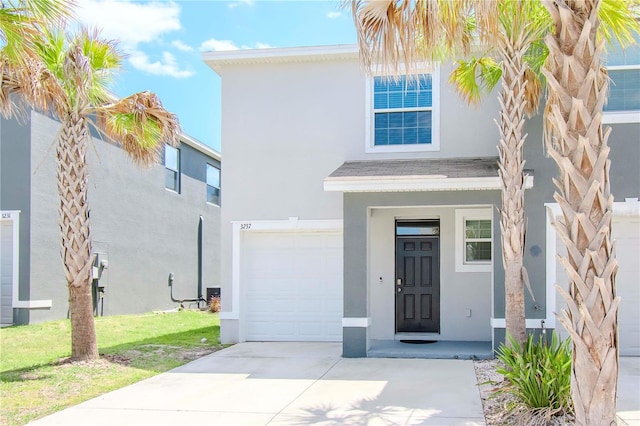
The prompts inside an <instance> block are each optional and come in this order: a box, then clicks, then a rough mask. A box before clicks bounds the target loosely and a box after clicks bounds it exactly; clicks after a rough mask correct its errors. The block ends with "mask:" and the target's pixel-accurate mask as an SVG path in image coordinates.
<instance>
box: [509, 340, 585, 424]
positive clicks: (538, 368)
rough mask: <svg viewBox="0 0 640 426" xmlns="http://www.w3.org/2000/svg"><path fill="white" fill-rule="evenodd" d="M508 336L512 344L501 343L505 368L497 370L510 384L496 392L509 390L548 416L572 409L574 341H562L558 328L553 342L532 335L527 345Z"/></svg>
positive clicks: (532, 407)
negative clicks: (572, 348)
mask: <svg viewBox="0 0 640 426" xmlns="http://www.w3.org/2000/svg"><path fill="white" fill-rule="evenodd" d="M507 339H508V340H509V343H510V345H511V347H508V346H506V345H504V344H502V345H500V347H499V349H498V355H497V356H498V359H499V360H500V361H502V362H503V363H504V365H505V367H504V368H497V369H496V371H497V372H498V373H500V374H502V375H503V376H504V378H505V380H506V384H505V386H503V387H502V388H500V389H499V390H497V391H496V393H498V394H500V393H509V394H511V395H513V396H514V397H515V398H516V399H517V400H518V401H520V402H521V403H523V404H524V405H525V406H526V407H527V408H528V409H529V410H531V411H538V412H544V413H545V415H546V417H549V416H553V415H555V414H559V413H561V412H571V411H572V404H571V350H570V348H569V343H570V340H569V339H567V340H565V341H560V339H559V338H558V335H557V334H556V333H555V331H554V332H553V335H552V337H551V342H547V341H546V340H545V339H544V338H543V336H540V337H539V338H538V339H537V341H536V340H535V339H534V337H533V336H532V335H529V336H528V337H527V341H526V342H525V344H524V346H523V347H521V346H520V345H519V344H518V343H517V342H516V341H515V340H514V339H513V338H512V337H511V336H507Z"/></svg>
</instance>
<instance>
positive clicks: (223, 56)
mask: <svg viewBox="0 0 640 426" xmlns="http://www.w3.org/2000/svg"><path fill="white" fill-rule="evenodd" d="M336 59H355V60H357V59H358V46H357V45H356V44H338V45H329V46H302V47H285V48H267V49H238V50H228V51H221V52H203V53H202V60H203V61H204V62H205V63H206V64H207V65H209V67H210V68H211V69H213V70H214V71H215V72H216V73H218V75H220V72H221V71H222V70H223V69H224V67H225V66H227V65H239V64H260V63H286V62H311V61H323V60H324V61H326V60H336Z"/></svg>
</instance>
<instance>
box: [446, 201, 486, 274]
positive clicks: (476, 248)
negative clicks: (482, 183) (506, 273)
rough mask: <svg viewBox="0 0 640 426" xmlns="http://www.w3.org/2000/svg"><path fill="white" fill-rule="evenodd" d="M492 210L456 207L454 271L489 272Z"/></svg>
mask: <svg viewBox="0 0 640 426" xmlns="http://www.w3.org/2000/svg"><path fill="white" fill-rule="evenodd" d="M491 212H492V210H491V209H490V208H483V209H456V214H455V219H456V272H491V268H492V258H493V225H492V215H491Z"/></svg>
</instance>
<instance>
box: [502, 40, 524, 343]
mask: <svg viewBox="0 0 640 426" xmlns="http://www.w3.org/2000/svg"><path fill="white" fill-rule="evenodd" d="M502 44H503V46H500V52H501V55H502V63H503V66H502V69H503V72H502V91H501V92H500V95H499V97H498V100H499V102H500V122H499V123H498V128H499V130H500V143H499V144H498V152H499V162H498V166H499V175H500V184H501V185H502V191H501V193H502V208H501V209H500V230H501V241H502V265H503V267H504V271H505V283H504V285H505V323H506V333H507V334H508V335H511V336H512V337H513V338H514V339H515V340H516V341H517V342H518V343H520V344H521V345H522V344H524V342H525V340H526V338H527V330H526V322H525V321H526V319H525V305H524V282H523V275H524V264H523V257H524V234H525V228H526V224H525V220H526V219H525V214H524V160H523V146H524V141H525V139H526V135H523V132H522V129H523V126H524V120H525V118H524V117H525V108H526V102H527V101H526V96H525V84H526V80H525V71H526V64H525V62H524V59H523V56H524V52H525V51H526V49H524V48H521V47H520V46H518V45H517V43H513V42H512V40H503V42H502ZM507 344H509V342H508V341H507Z"/></svg>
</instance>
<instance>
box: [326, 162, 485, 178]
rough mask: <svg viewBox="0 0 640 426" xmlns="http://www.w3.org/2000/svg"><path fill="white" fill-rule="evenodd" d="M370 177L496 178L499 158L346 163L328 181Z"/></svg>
mask: <svg viewBox="0 0 640 426" xmlns="http://www.w3.org/2000/svg"><path fill="white" fill-rule="evenodd" d="M371 176H379V177H389V176H440V177H446V178H474V177H497V176H498V157H484V158H443V159H429V160H425V159H420V160H371V161H347V162H345V163H344V164H343V165H341V166H340V167H338V168H337V169H336V170H335V171H334V172H333V173H331V174H330V175H329V179H331V178H345V177H350V178H358V177H371Z"/></svg>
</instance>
